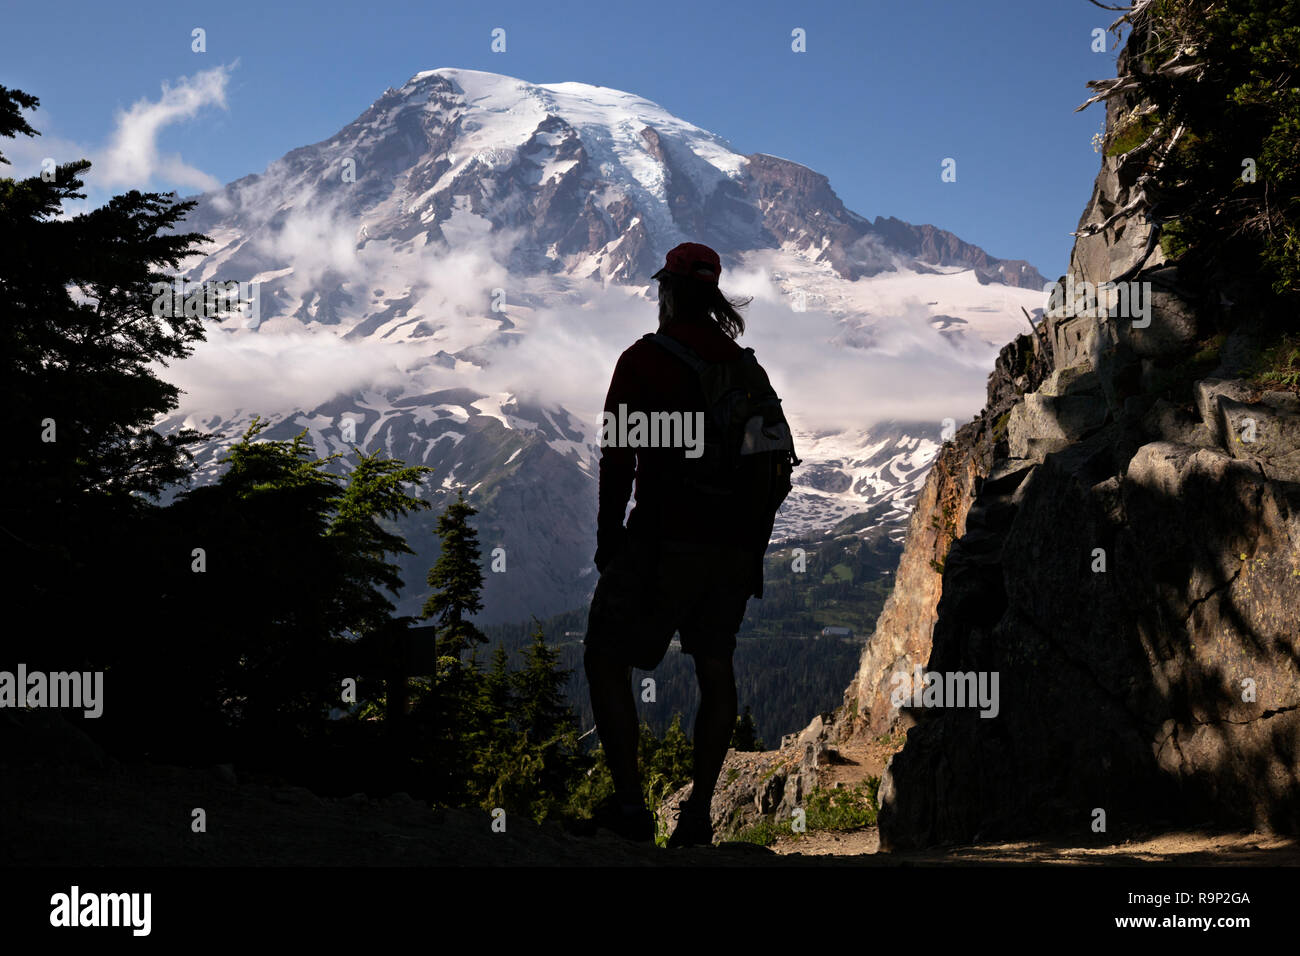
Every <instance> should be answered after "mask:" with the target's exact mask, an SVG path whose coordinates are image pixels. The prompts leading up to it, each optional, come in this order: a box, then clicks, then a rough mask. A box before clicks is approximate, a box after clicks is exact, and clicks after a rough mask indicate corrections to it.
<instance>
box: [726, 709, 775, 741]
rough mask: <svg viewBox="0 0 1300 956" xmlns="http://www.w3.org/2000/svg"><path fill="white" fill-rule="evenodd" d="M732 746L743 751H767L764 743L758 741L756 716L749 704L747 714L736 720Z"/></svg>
mask: <svg viewBox="0 0 1300 956" xmlns="http://www.w3.org/2000/svg"><path fill="white" fill-rule="evenodd" d="M731 746H732V747H734V748H735V749H736V750H741V751H752V750H765V749H767V748H766V747H764V746H763V741H761V740H759V739H758V730H757V728H756V727H755V726H754V714H753V711H751V710H750V708H749V705H748V704H746V705H745V712H744V713H743V714H741V715H740V716H739V717H737V718H736V732H735V734H734V735H733V736H732V738H731Z"/></svg>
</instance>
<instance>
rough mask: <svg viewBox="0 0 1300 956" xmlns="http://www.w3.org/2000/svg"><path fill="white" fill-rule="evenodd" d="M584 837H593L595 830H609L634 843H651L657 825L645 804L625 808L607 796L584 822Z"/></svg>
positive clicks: (614, 798)
mask: <svg viewBox="0 0 1300 956" xmlns="http://www.w3.org/2000/svg"><path fill="white" fill-rule="evenodd" d="M585 823H586V826H584V827H583V828H582V829H583V831H584V835H587V836H590V835H594V834H595V832H596V831H597V830H609V831H610V832H611V833H616V834H618V835H619V836H621V837H622V838H623V839H625V840H631V841H632V842H634V843H653V842H654V839H655V833H656V832H657V831H658V825H657V823H656V821H655V815H654V814H653V813H651V812H650V811H649V810H648V809H646V806H645V804H639V805H635V806H626V805H624V804H622V803H620V802H619V799H618V797H617V796H609V797H606V798H605V799H604V800H602V801H601V802H600V803H599V804H597V806H596V809H595V812H594V813H593V814H592V817H591V819H590V820H588V821H585Z"/></svg>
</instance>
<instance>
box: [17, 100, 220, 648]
mask: <svg viewBox="0 0 1300 956" xmlns="http://www.w3.org/2000/svg"><path fill="white" fill-rule="evenodd" d="M38 103H39V101H38V100H37V98H36V97H34V96H31V95H30V94H27V93H24V92H22V91H20V90H10V89H7V88H5V87H2V86H0V137H4V138H6V139H12V138H14V137H15V136H18V135H23V136H28V137H31V136H37V135H39V133H38V132H37V131H36V130H35V129H33V128H32V126H31V125H30V124H29V123H28V122H27V120H26V119H25V118H24V117H23V115H22V111H23V110H33V109H35V108H36V107H37V105H38ZM0 163H3V164H5V165H8V160H7V159H5V158H4V156H3V155H2V154H0ZM89 168H90V163H89V162H87V161H86V160H78V161H76V162H72V163H65V164H62V165H59V166H57V167H56V168H55V169H54V170H53V171H52V173H53V175H51V176H33V177H29V178H27V179H23V180H15V179H13V178H4V179H0V393H2V394H3V395H4V402H3V404H2V407H0V428H2V429H3V433H4V435H5V436H6V447H5V461H4V465H3V468H0V559H3V560H4V563H5V565H6V566H7V567H8V568H10V569H11V571H10V575H11V576H10V578H9V585H10V588H9V593H10V595H11V598H10V601H9V603H8V605H7V607H6V612H7V615H8V630H9V631H10V634H11V645H10V646H11V648H12V650H13V651H14V652H16V653H17V654H18V655H19V659H26V661H27V663H28V664H29V666H35V665H36V663H37V662H38V661H41V660H45V661H48V662H49V663H50V664H51V666H54V667H58V668H63V667H68V666H75V665H76V664H77V663H78V660H79V659H80V660H81V661H84V662H85V663H86V664H91V663H93V664H95V665H96V666H104V665H105V664H106V663H107V662H108V661H110V660H111V658H112V656H113V654H114V653H115V652H116V650H117V647H116V646H111V645H106V644H104V643H103V642H104V638H105V634H104V629H103V628H102V614H103V609H104V608H106V607H113V606H117V605H118V604H120V602H121V600H122V597H123V595H127V594H133V595H138V594H139V592H140V588H141V580H142V579H141V576H140V573H141V572H142V571H143V572H144V574H145V578H144V580H152V577H150V576H149V575H148V570H149V569H148V568H147V567H146V568H139V567H137V566H136V562H137V561H145V562H146V563H147V561H148V559H149V556H150V550H151V549H150V547H149V545H148V543H147V542H143V541H139V540H138V537H139V534H140V532H141V531H142V530H143V528H144V525H142V524H141V522H147V521H148V520H149V519H150V509H151V505H150V501H149V499H151V498H156V497H157V495H158V494H159V493H160V492H161V491H162V490H163V489H164V488H165V487H166V486H167V485H169V484H172V483H175V482H180V481H183V480H186V479H187V477H188V474H189V471H190V468H191V467H192V459H191V458H190V456H189V453H188V446H189V445H191V444H193V443H194V442H196V441H198V440H200V439H201V438H202V437H204V436H202V435H200V434H199V433H198V432H196V431H194V430H192V429H182V430H180V431H177V432H175V433H173V434H172V435H169V436H167V437H164V436H162V435H160V434H159V433H158V432H156V431H154V430H153V427H152V426H153V423H154V422H155V421H157V420H158V419H159V418H160V417H162V416H164V415H166V414H167V413H169V412H171V411H173V410H174V409H175V408H176V405H177V396H178V394H179V391H178V389H177V388H176V386H174V385H171V384H168V383H167V382H164V381H162V380H161V379H160V378H159V377H158V376H157V374H156V371H155V370H156V369H157V367H158V366H160V365H165V364H167V363H168V362H170V361H174V360H176V359H180V358H183V357H185V356H186V355H188V354H190V352H191V351H192V350H193V346H194V343H196V342H198V341H201V340H202V339H203V328H202V322H201V320H200V319H199V318H195V317H192V316H186V315H184V314H177V313H168V312H167V311H165V310H159V311H156V310H155V309H154V308H153V305H154V300H155V295H154V292H153V285H154V283H170V281H171V279H172V275H170V274H168V273H165V272H164V271H163V270H164V269H168V270H172V271H173V272H174V270H176V269H177V268H178V267H179V264H180V263H181V261H182V260H183V259H185V258H187V257H189V256H191V255H194V254H195V252H196V251H198V249H197V247H198V246H199V243H201V242H202V241H204V240H205V239H206V237H205V236H202V235H199V234H197V233H183V234H182V233H176V232H174V231H173V227H174V226H175V225H176V223H177V222H178V221H179V220H180V219H181V218H182V217H183V216H184V214H185V213H186V212H188V211H189V210H190V209H191V208H192V207H193V206H194V203H193V202H186V203H174V202H173V201H172V200H171V198H170V196H167V195H160V194H157V193H140V192H136V191H131V192H128V193H126V194H125V195H121V196H114V197H113V198H111V199H110V200H109V201H108V202H107V203H105V204H104V205H103V206H101V207H99V208H98V209H94V210H91V211H90V212H86V213H81V214H79V215H76V216H72V217H70V218H66V219H65V218H59V217H60V215H61V213H62V210H63V204H64V203H65V202H66V201H70V200H77V199H84V198H85V194H84V193H82V192H81V191H80V190H81V188H82V186H83V182H82V181H81V179H79V178H78V177H79V176H80V175H81V174H82V173H84V172H85V171H86V170H87V169H89ZM160 312H161V314H160ZM146 600H147V598H146ZM56 611H57V617H58V620H59V622H60V623H61V624H62V625H63V626H60V627H51V618H52V617H53V616H54V612H56Z"/></svg>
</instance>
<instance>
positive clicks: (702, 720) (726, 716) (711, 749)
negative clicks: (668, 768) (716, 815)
mask: <svg viewBox="0 0 1300 956" xmlns="http://www.w3.org/2000/svg"><path fill="white" fill-rule="evenodd" d="M695 677H696V679H697V680H698V681H699V682H700V711H699V714H697V715H696V717H695V787H694V789H693V790H692V791H691V801H692V802H693V803H695V802H697V801H698V802H699V804H700V805H703V806H708V805H709V803H710V802H711V801H712V800H713V788H714V787H715V786H716V785H717V782H718V773H719V772H720V771H721V770H722V761H723V760H724V759H725V758H726V756H727V748H729V747H730V746H731V737H732V734H734V733H735V730H736V675H735V673H734V672H733V671H732V669H731V658H730V657H729V656H728V657H725V658H722V657H698V656H697V657H696V658H695Z"/></svg>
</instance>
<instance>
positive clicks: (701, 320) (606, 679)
mask: <svg viewBox="0 0 1300 956" xmlns="http://www.w3.org/2000/svg"><path fill="white" fill-rule="evenodd" d="M721 272H722V264H721V261H720V260H719V258H718V255H717V253H716V252H714V251H713V250H712V249H710V248H709V247H708V246H703V245H700V244H698V243H692V242H687V243H683V244H681V245H679V246H677V247H676V248H674V249H673V250H672V251H671V252H669V253H668V256H667V262H666V264H665V265H664V268H663V269H661V270H659V271H658V272H657V273H655V275H654V277H653V278H655V279H658V280H659V332H658V333H650V334H648V335H646V336H645V337H643V338H642V339H641V340H640V341H638V342H636V343H634V344H633V345H632V346H631V348H629V349H627V350H626V351H625V352H624V353H623V354H622V355H621V356H620V357H619V360H618V364H617V365H616V367H615V369H614V375H613V379H612V380H611V382H610V386H609V393H608V395H607V396H606V399H605V413H604V419H603V425H602V435H601V445H602V451H601V459H600V511H599V517H598V521H597V528H598V530H597V548H596V557H595V562H596V568H597V570H599V571H600V580H599V582H598V583H597V585H596V593H595V595H594V596H593V597H592V602H591V611H590V615H589V618H588V624H587V636H586V640H585V644H586V652H585V655H584V663H585V667H586V672H587V679H588V682H589V683H590V686H591V705H592V710H593V711H594V712H595V716H596V728H597V731H598V732H599V734H600V740H601V744H602V745H603V746H604V748H605V757H606V760H607V762H608V764H609V767H610V771H611V773H612V774H613V777H614V785H615V788H616V792H615V794H614V795H613V797H612V798H610V799H609V800H607V801H605V803H603V804H602V805H601V806H600V807H599V808H598V809H597V813H596V822H597V824H598V825H601V826H605V827H607V828H609V829H611V830H614V831H615V832H618V833H620V834H622V835H623V836H626V837H628V838H630V839H634V840H646V841H648V840H653V839H654V835H655V819H654V815H653V814H652V813H651V812H650V810H649V809H647V808H646V806H645V802H644V800H643V798H642V795H641V781H640V774H639V771H638V768H637V739H638V722H637V714H636V704H635V700H634V695H633V691H632V687H631V668H632V667H638V668H642V669H645V670H652V669H653V668H655V667H657V666H658V664H659V662H660V661H661V660H662V659H663V656H664V654H665V653H666V652H667V650H668V645H669V642H670V641H671V640H672V637H673V634H674V632H679V633H680V634H681V642H682V651H683V652H684V653H687V654H690V655H692V657H693V658H694V659H695V675H696V678H697V679H698V680H699V684H700V708H699V714H698V716H697V717H696V721H695V773H694V787H693V789H692V792H691V797H690V799H689V800H687V801H686V802H685V803H683V805H682V813H681V817H680V819H679V822H678V826H677V829H676V831H675V832H674V833H673V835H672V837H671V839H670V840H669V845H670V846H690V845H695V844H709V843H711V842H712V837H713V828H712V824H711V823H710V820H709V805H710V803H711V801H712V798H713V790H714V786H715V784H716V783H717V779H718V772H719V770H721V768H722V761H723V759H724V758H725V757H726V754H727V748H728V746H729V744H730V742H731V736H732V733H733V731H734V728H735V723H736V681H735V675H734V674H733V672H732V666H731V659H732V653H733V652H734V651H735V648H736V631H737V630H738V629H739V627H740V623H741V621H742V619H743V618H744V614H745V605H746V603H747V602H748V600H749V596H750V595H751V594H756V595H758V596H760V597H761V596H762V593H763V552H764V551H765V550H766V548H767V544H768V539H769V537H770V536H771V532H772V521H773V518H774V516H775V514H776V509H777V508H778V507H779V506H780V503H781V501H782V500H783V499H784V498H785V496H786V494H787V493H788V492H789V490H790V480H789V479H790V471H791V468H792V467H793V465H794V464H797V463H798V459H797V458H796V457H795V456H794V448H793V445H792V443H791V441H790V432H789V428H788V426H787V425H786V423H785V418H784V416H783V415H782V413H781V405H780V400H779V399H778V398H777V397H776V394H775V393H774V392H773V391H772V388H771V385H770V384H769V383H768V380H767V376H766V374H765V373H764V372H763V370H762V368H761V367H760V366H759V365H758V363H757V361H755V360H754V356H753V351H752V350H751V349H742V348H741V347H740V346H738V345H736V343H735V342H734V341H733V339H735V337H736V336H737V335H739V334H740V333H742V332H743V331H744V329H745V323H744V319H742V318H741V316H740V314H739V312H737V307H740V308H743V307H744V306H745V305H746V304H748V300H744V301H737V302H733V301H732V300H729V299H728V298H726V297H725V296H724V295H723V294H722V292H721V290H720V289H719V287H718V277H719V276H720V275H721ZM634 478H635V483H636V505H635V507H634V508H633V510H632V513H631V515H630V516H629V517H628V522H627V527H626V528H624V526H623V514H624V511H625V510H626V507H627V502H628V496H629V495H630V494H631V492H632V487H633V479H634Z"/></svg>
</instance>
